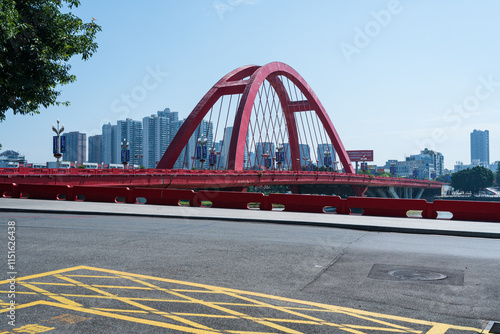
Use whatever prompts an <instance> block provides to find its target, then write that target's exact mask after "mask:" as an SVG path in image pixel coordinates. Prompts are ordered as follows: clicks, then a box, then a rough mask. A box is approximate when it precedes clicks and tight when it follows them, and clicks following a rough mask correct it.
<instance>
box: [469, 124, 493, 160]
mask: <svg viewBox="0 0 500 334" xmlns="http://www.w3.org/2000/svg"><path fill="white" fill-rule="evenodd" d="M470 160H471V164H472V165H480V166H485V167H488V166H489V164H490V132H489V131H488V130H485V131H480V130H474V131H472V132H471V134H470Z"/></svg>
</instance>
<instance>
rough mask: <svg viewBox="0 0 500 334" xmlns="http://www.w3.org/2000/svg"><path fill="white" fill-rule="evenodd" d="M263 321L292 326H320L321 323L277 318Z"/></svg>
mask: <svg viewBox="0 0 500 334" xmlns="http://www.w3.org/2000/svg"><path fill="white" fill-rule="evenodd" d="M264 319H266V320H268V321H273V322H290V323H293V324H304V325H322V324H321V323H319V322H317V321H313V320H297V319H279V318H264Z"/></svg>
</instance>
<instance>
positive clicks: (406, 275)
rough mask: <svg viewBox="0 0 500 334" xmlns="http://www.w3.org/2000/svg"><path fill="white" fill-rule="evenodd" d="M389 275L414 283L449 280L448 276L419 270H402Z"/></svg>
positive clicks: (391, 272)
mask: <svg viewBox="0 0 500 334" xmlns="http://www.w3.org/2000/svg"><path fill="white" fill-rule="evenodd" d="M389 275H391V276H392V277H395V278H399V279H401V280H412V281H438V280H442V279H445V278H447V277H448V276H446V275H444V274H440V273H437V272H435V271H430V270H418V269H415V270H413V269H400V270H392V271H389Z"/></svg>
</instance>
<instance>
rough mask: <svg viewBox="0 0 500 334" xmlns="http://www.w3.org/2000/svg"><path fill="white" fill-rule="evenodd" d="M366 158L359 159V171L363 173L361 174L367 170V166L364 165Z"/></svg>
mask: <svg viewBox="0 0 500 334" xmlns="http://www.w3.org/2000/svg"><path fill="white" fill-rule="evenodd" d="M366 160H367V159H366V157H365V156H364V155H363V157H362V158H361V170H362V171H363V174H365V173H366V171H367V169H368V164H367V163H366Z"/></svg>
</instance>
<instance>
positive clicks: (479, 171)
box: [451, 166, 494, 195]
mask: <svg viewBox="0 0 500 334" xmlns="http://www.w3.org/2000/svg"><path fill="white" fill-rule="evenodd" d="M493 178H494V176H493V172H492V171H491V170H489V169H487V168H484V167H482V166H476V167H474V168H467V169H464V170H461V171H459V172H457V173H453V174H451V186H452V187H453V188H454V189H456V190H461V191H464V192H471V193H472V194H473V195H474V194H477V193H478V192H479V191H480V190H482V189H485V188H487V187H490V186H492V185H493Z"/></svg>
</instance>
